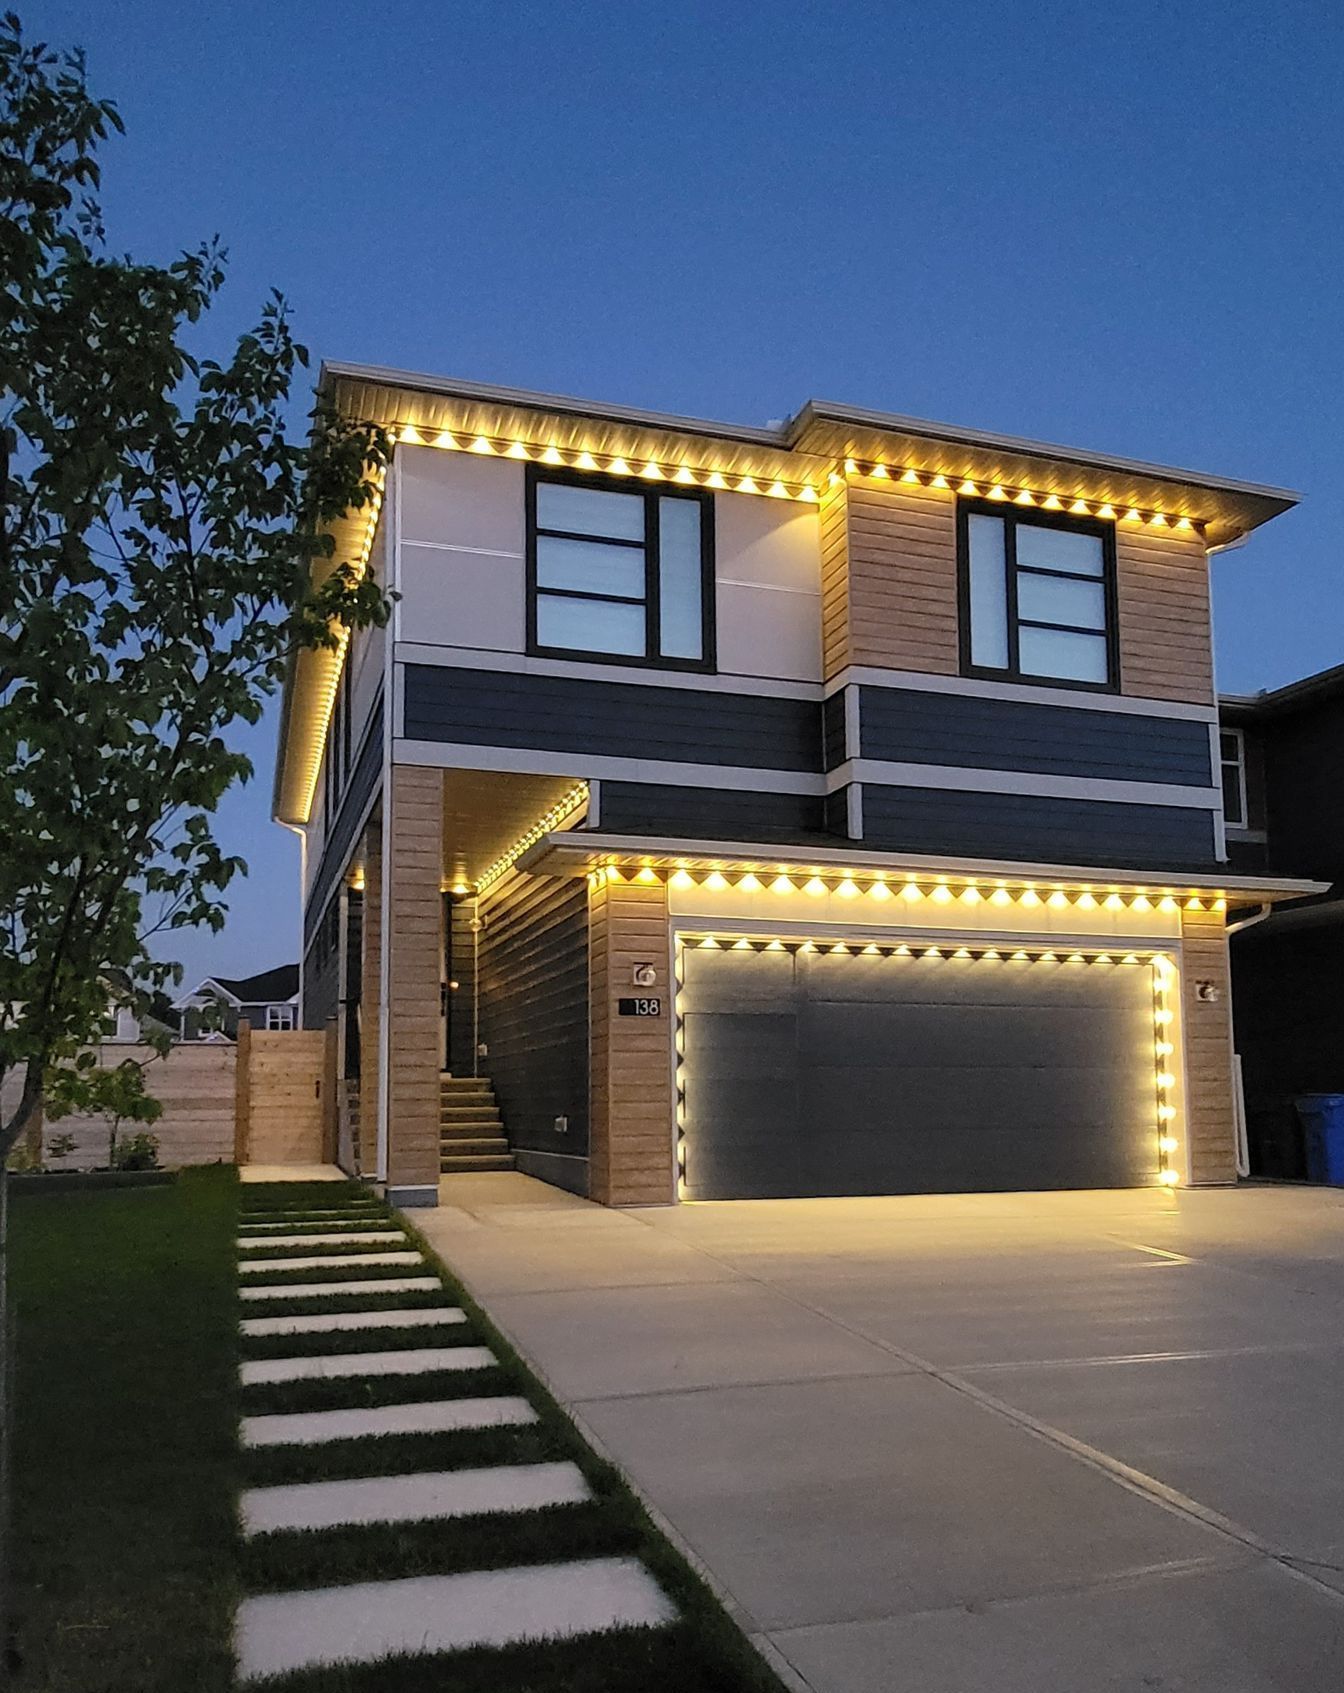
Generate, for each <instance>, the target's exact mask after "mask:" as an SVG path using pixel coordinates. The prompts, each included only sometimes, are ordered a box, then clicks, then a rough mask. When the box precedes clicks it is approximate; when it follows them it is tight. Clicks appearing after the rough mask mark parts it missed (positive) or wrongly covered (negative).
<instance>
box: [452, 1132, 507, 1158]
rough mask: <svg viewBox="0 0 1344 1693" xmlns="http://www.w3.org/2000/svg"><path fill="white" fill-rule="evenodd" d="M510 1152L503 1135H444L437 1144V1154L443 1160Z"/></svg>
mask: <svg viewBox="0 0 1344 1693" xmlns="http://www.w3.org/2000/svg"><path fill="white" fill-rule="evenodd" d="M512 1151H513V1148H512V1147H511V1146H510V1145H509V1143H508V1141H506V1140H505V1139H504V1136H503V1135H451V1136H450V1135H444V1137H443V1139H442V1140H440V1142H439V1154H440V1156H441V1157H444V1158H475V1157H481V1156H483V1155H484V1154H486V1153H492V1154H495V1155H498V1154H500V1153H504V1152H512Z"/></svg>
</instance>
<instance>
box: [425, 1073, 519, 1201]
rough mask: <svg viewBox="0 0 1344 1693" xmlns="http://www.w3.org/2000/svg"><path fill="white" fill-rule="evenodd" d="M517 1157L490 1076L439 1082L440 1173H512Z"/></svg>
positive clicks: (455, 1078) (445, 1078) (447, 1077)
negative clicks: (501, 1171)
mask: <svg viewBox="0 0 1344 1693" xmlns="http://www.w3.org/2000/svg"><path fill="white" fill-rule="evenodd" d="M513 1167H514V1165H513V1153H512V1152H511V1151H510V1150H509V1143H508V1141H507V1140H506V1139H505V1137H504V1124H503V1122H502V1121H501V1119H500V1115H499V1106H498V1105H497V1104H496V1103H495V1090H494V1088H493V1087H491V1085H490V1080H489V1077H487V1076H443V1077H441V1078H440V1081H439V1169H440V1170H441V1171H442V1172H443V1174H444V1175H445V1176H448V1175H461V1174H462V1173H463V1172H465V1171H468V1170H511V1169H513Z"/></svg>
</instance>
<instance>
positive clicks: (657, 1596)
mask: <svg viewBox="0 0 1344 1693" xmlns="http://www.w3.org/2000/svg"><path fill="white" fill-rule="evenodd" d="M673 1614H674V1613H673V1610H672V1607H671V1605H670V1603H669V1602H668V1600H667V1598H666V1597H665V1595H664V1594H663V1592H662V1589H661V1588H659V1586H658V1585H657V1583H656V1582H655V1581H654V1580H653V1578H652V1576H650V1575H649V1574H648V1572H647V1571H646V1570H645V1569H644V1567H643V1565H642V1564H640V1563H639V1562H638V1560H637V1559H634V1558H588V1559H582V1560H579V1561H576V1562H574V1563H568V1564H539V1565H536V1566H534V1567H532V1568H528V1569H509V1570H484V1571H480V1572H476V1573H473V1574H470V1575H439V1576H414V1577H411V1578H410V1579H408V1580H404V1581H375V1582H357V1583H355V1584H353V1585H351V1586H348V1587H328V1588H322V1589H319V1590H317V1591H315V1592H306V1593H305V1592H300V1593H265V1594H260V1595H258V1596H255V1597H253V1598H250V1599H245V1600H244V1601H243V1602H242V1604H241V1605H240V1606H239V1608H238V1621H237V1626H236V1635H235V1644H236V1649H237V1652H238V1660H239V1669H240V1671H241V1673H242V1675H243V1678H244V1679H245V1680H254V1679H256V1678H257V1677H260V1676H264V1675H282V1674H284V1673H285V1672H286V1671H287V1670H294V1669H301V1668H303V1667H304V1666H306V1665H313V1664H335V1663H369V1662H372V1661H373V1660H374V1659H377V1658H381V1657H385V1656H387V1655H388V1654H389V1653H392V1652H446V1651H452V1650H454V1649H455V1648H459V1647H464V1646H507V1645H508V1644H509V1643H510V1642H511V1641H515V1640H539V1639H564V1638H567V1637H570V1636H573V1635H577V1634H592V1633H595V1632H597V1631H599V1630H602V1629H608V1628H620V1627H632V1626H636V1625H638V1624H651V1623H662V1622H668V1621H670V1620H671V1618H672V1616H673Z"/></svg>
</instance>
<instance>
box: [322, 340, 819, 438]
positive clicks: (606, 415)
mask: <svg viewBox="0 0 1344 1693" xmlns="http://www.w3.org/2000/svg"><path fill="white" fill-rule="evenodd" d="M342 380H343V381H347V382H377V383H381V384H382V385H383V386H384V387H387V388H409V389H413V390H415V391H416V392H418V393H425V394H440V395H444V396H446V397H448V398H452V399H464V400H486V401H490V402H494V403H497V404H499V405H505V406H526V407H529V408H531V409H533V410H536V411H554V412H564V413H565V414H566V415H568V416H573V417H592V418H600V419H602V420H603V421H607V422H611V423H641V424H646V425H648V426H649V427H651V428H654V429H675V430H679V431H681V432H682V433H684V434H692V435H712V436H714V437H715V438H716V439H718V440H724V441H750V442H751V443H752V444H753V445H755V446H761V447H782V448H785V449H787V448H788V446H789V442H788V440H787V439H786V431H787V429H788V428H789V425H788V424H785V425H784V426H783V427H782V428H780V429H761V428H756V427H753V426H752V425H750V424H739V423H725V422H723V421H722V419H718V418H705V417H683V416H681V415H680V414H679V413H677V412H661V411H646V410H644V409H643V408H642V407H640V406H620V405H615V404H612V403H611V402H609V401H604V400H585V399H580V398H577V397H576V396H574V395H573V394H544V393H541V392H539V391H537V390H535V389H531V388H503V387H500V386H499V385H498V384H496V383H493V382H467V381H465V380H463V379H462V378H460V377H456V376H431V375H427V374H426V373H425V372H424V371H418V370H395V369H392V368H391V367H389V366H386V365H373V364H348V363H346V362H345V361H344V360H341V359H323V361H322V367H321V370H320V371H319V373H318V378H317V388H318V392H319V393H322V392H323V391H324V390H326V389H327V388H328V387H329V386H330V384H331V383H333V382H336V381H342Z"/></svg>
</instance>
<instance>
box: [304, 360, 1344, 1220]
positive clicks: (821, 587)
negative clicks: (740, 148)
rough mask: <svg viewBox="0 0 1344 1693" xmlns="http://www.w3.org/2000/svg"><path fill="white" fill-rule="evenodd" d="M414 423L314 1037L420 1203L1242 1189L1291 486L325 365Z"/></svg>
mask: <svg viewBox="0 0 1344 1693" xmlns="http://www.w3.org/2000/svg"><path fill="white" fill-rule="evenodd" d="M320 385H321V388H322V391H323V393H324V394H325V396H326V397H327V398H328V399H329V400H331V401H332V402H333V403H334V404H335V405H337V406H338V407H340V408H342V409H343V410H344V411H346V412H347V413H349V414H351V415H355V416H358V417H361V418H365V419H370V420H373V421H375V422H378V423H380V424H382V425H384V426H386V427H387V428H388V429H389V430H391V431H392V432H394V433H395V437H396V446H395V450H394V455H393V460H392V464H391V467H390V470H389V472H388V475H387V477H386V481H385V485H384V486H383V489H382V493H381V497H380V498H379V499H378V500H377V501H375V502H374V503H373V504H372V505H371V506H370V507H366V508H365V509H363V510H360V511H354V512H351V513H350V514H349V515H348V517H347V518H346V519H344V520H343V521H342V522H340V523H339V524H337V525H336V526H335V541H336V548H337V556H338V557H340V558H342V559H345V558H350V559H353V560H354V561H356V563H357V565H358V567H359V568H360V569H364V570H368V571H372V572H373V573H374V575H375V577H376V578H377V580H378V581H380V582H381V583H383V584H384V585H385V586H386V587H387V588H389V589H391V590H395V592H396V594H397V595H398V596H399V597H398V598H397V600H396V603H395V607H394V610H393V614H392V619H391V622H390V625H389V626H388V628H387V629H386V630H375V631H368V632H364V633H360V634H358V635H355V636H354V637H352V638H351V639H350V640H349V641H348V642H347V643H345V644H344V645H343V646H342V647H341V648H340V649H339V650H337V651H334V652H333V651H326V650H324V651H320V652H305V653H302V654H300V655H299V656H298V657H297V658H296V660H295V662H294V664H293V666H292V669H291V672H290V674H289V677H288V679H287V685H286V689H285V698H284V711H283V720H282V727H281V734H280V745H279V751H278V758H277V766H276V780H275V796H274V812H275V816H276V818H277V819H278V820H279V821H281V822H283V823H285V824H287V825H289V826H291V827H295V828H298V829H300V830H301V831H302V832H303V837H304V855H303V858H304V870H303V906H304V942H303V944H304V958H303V978H302V981H303V985H302V994H301V1006H302V1022H303V1024H304V1026H306V1027H318V1026H322V1025H324V1024H326V1023H327V1022H328V1021H329V1020H331V1019H333V1018H334V1019H336V1021H337V1024H338V1027H339V1032H340V1035H341V1041H340V1047H339V1051H340V1052H341V1054H342V1055H343V1056H342V1063H343V1069H344V1075H345V1079H346V1082H347V1088H348V1098H349V1100H350V1109H349V1124H348V1134H349V1144H350V1157H351V1159H352V1160H354V1161H355V1162H357V1163H358V1165H359V1168H360V1169H361V1170H362V1171H363V1172H364V1173H365V1174H366V1175H368V1176H369V1177H370V1178H372V1179H374V1180H376V1181H379V1182H381V1183H384V1184H386V1187H387V1189H388V1191H389V1192H390V1193H391V1195H392V1196H393V1198H394V1199H396V1200H397V1201H398V1202H400V1203H402V1204H414V1203H421V1204H433V1203H435V1202H436V1199H437V1194H438V1178H439V1174H440V1170H441V1168H444V1167H448V1168H473V1167H476V1168H491V1167H494V1166H495V1165H497V1164H498V1163H500V1162H507V1161H512V1162H513V1163H515V1164H516V1166H517V1167H518V1168H520V1169H522V1170H524V1171H527V1172H530V1173H531V1174H533V1175H535V1176H539V1177H542V1178H544V1179H545V1180H547V1181H550V1182H553V1183H556V1184H558V1185H560V1186H562V1187H566V1188H569V1189H572V1190H573V1191H576V1192H579V1193H584V1194H588V1195H589V1196H591V1197H592V1198H593V1199H595V1200H598V1201H601V1202H603V1203H607V1204H613V1205H630V1204H663V1203H673V1202H675V1201H676V1200H677V1199H678V1198H687V1199H700V1198H749V1197H770V1196H792V1195H828V1194H862V1193H903V1192H936V1191H964V1190H978V1189H989V1190H993V1189H1035V1188H1051V1187H1107V1186H1117V1185H1130V1184H1135V1185H1140V1184H1149V1183H1162V1184H1167V1185H1175V1184H1177V1183H1184V1182H1196V1183H1207V1182H1228V1181H1232V1180H1234V1179H1235V1176H1236V1163H1237V1137H1236V1121H1235V1108H1234V1098H1235V1095H1234V1085H1233V1070H1232V1039H1231V1004H1230V995H1229V993H1228V942H1227V934H1226V924H1227V921H1228V918H1229V916H1231V917H1233V918H1235V916H1236V915H1237V914H1238V913H1239V912H1240V911H1241V910H1242V909H1243V908H1245V909H1248V910H1256V909H1258V908H1259V906H1260V905H1261V904H1262V903H1273V902H1275V901H1278V900H1282V899H1295V898H1300V897H1302V896H1304V895H1310V894H1312V893H1314V892H1317V891H1319V887H1318V884H1317V883H1315V882H1313V881H1311V880H1307V879H1303V878H1297V877H1292V876H1284V875H1281V874H1279V873H1277V872H1275V873H1273V874H1271V873H1270V872H1269V871H1268V870H1239V869H1237V868H1236V867H1235V866H1234V865H1232V864H1231V863H1230V862H1229V860H1228V857H1227V846H1226V839H1225V831H1224V825H1223V803H1224V802H1223V793H1222V771H1221V767H1220V761H1219V759H1218V756H1217V753H1218V733H1219V721H1218V705H1217V699H1216V695H1215V690H1214V680H1213V655H1212V648H1211V637H1210V620H1209V576H1208V571H1209V556H1210V554H1211V553H1216V552H1217V550H1218V549H1219V548H1222V547H1225V546H1227V545H1229V544H1231V543H1234V542H1240V541H1241V540H1242V539H1243V538H1244V537H1246V536H1247V535H1249V534H1250V533H1251V532H1252V531H1254V530H1255V529H1256V528H1258V527H1259V526H1260V525H1261V524H1263V523H1265V522H1268V521H1269V520H1271V519H1272V518H1274V517H1275V516H1277V515H1278V514H1279V513H1281V512H1283V511H1285V510H1286V509H1288V508H1289V507H1290V506H1291V505H1292V504H1293V503H1294V500H1295V497H1296V496H1294V495H1293V494H1291V493H1286V492H1284V491H1282V490H1280V489H1276V488H1268V487H1260V486H1256V485H1253V484H1249V483H1244V482H1235V481H1230V480H1228V479H1226V478H1223V477H1214V476H1203V475H1196V474H1193V473H1191V472H1188V471H1179V470H1171V469H1168V468H1165V467H1162V466H1159V465H1151V464H1142V463H1135V462H1131V461H1128V460H1122V459H1116V458H1111V457H1107V456H1104V455H1101V454H1097V453H1092V452H1079V451H1075V450H1073V449H1071V448H1063V447H1054V446H1044V445H1041V444H1040V443H1036V442H1031V441H1026V440H1018V439H1014V438H1010V437H1004V436H998V435H989V434H985V433H982V432H979V431H975V430H969V429H956V428H950V427H946V426H944V425H941V424H932V423H926V422H920V421H918V420H914V419H911V418H906V417H900V416H895V415H889V414H887V413H879V412H870V411H862V410H858V409H856V408H854V407H852V406H846V405H835V404H830V403H823V402H820V401H812V402H809V403H808V404H807V405H806V406H804V407H803V408H802V410H801V411H799V412H798V413H797V415H796V416H794V417H793V418H791V419H789V420H788V421H787V422H786V423H784V424H782V425H779V426H777V427H775V426H772V427H767V428H756V427H741V426H737V425H729V424H721V423H713V422H706V421H702V420H698V419H690V418H683V417H674V416H668V415H664V414H661V413H656V412H646V411H636V410H632V409H629V408H627V407H622V406H613V405H595V404H590V403H588V402H585V401H578V400H572V399H565V398H561V397H557V396H554V395H545V394H533V393H525V392H520V391H516V390H511V389H501V388H492V387H483V386H480V385H476V384H471V383H465V382H458V381H449V380H441V379H438V378H434V377H427V376H418V375H412V374H407V373H401V372H396V371H389V370H381V369H373V368H368V367H363V366H356V365H340V364H328V365H326V366H325V367H324V369H323V373H322V377H321V379H320Z"/></svg>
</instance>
